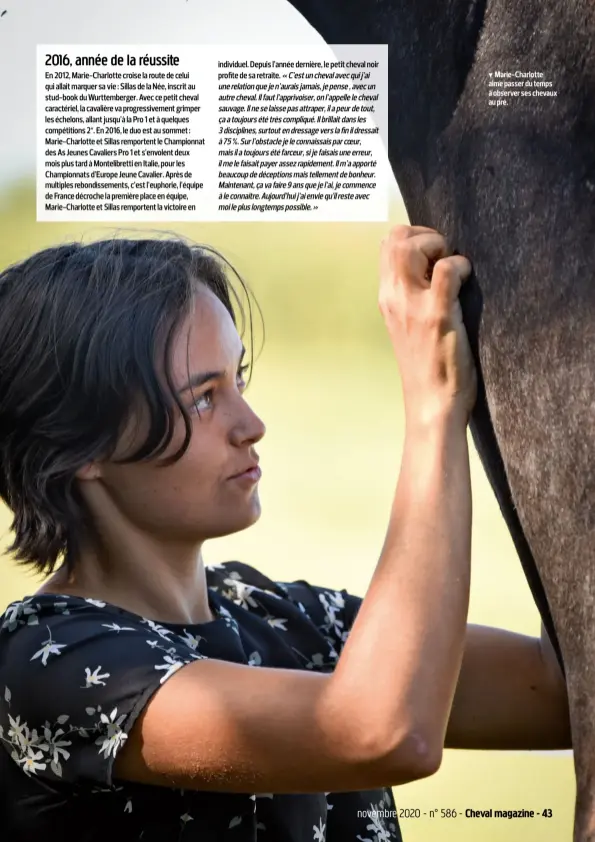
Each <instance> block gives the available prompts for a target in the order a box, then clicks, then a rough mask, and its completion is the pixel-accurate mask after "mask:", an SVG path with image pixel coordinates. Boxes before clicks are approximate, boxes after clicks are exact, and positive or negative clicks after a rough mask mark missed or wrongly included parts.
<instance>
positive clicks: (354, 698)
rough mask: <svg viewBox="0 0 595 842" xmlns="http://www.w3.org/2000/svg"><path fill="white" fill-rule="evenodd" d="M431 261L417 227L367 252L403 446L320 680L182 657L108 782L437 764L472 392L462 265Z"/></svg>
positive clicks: (282, 784)
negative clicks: (375, 549) (359, 585)
mask: <svg viewBox="0 0 595 842" xmlns="http://www.w3.org/2000/svg"><path fill="white" fill-rule="evenodd" d="M445 254H446V244H445V241H444V238H443V237H441V236H440V235H438V234H437V233H436V232H434V231H431V230H429V229H412V228H409V227H403V226H398V227H397V229H395V230H394V231H393V233H392V235H391V237H390V238H389V240H388V241H387V242H385V244H384V246H383V263H382V285H381V309H382V312H383V315H384V317H385V321H386V323H387V327H388V329H389V334H390V336H391V339H392V341H393V346H394V349H395V353H396V356H397V359H398V361H399V364H400V368H401V382H402V386H403V394H404V401H405V415H406V425H407V429H406V440H405V452H404V455H403V460H402V466H401V471H400V475H399V480H398V485H397V490H396V494H395V500H394V505H393V508H392V513H391V518H390V524H389V528H388V532H387V535H386V540H385V544H384V548H383V551H382V555H381V558H380V561H379V562H378V565H377V568H376V570H375V572H374V575H373V578H372V582H371V584H370V588H369V590H368V593H367V595H366V596H365V598H364V601H363V603H362V606H361V609H360V611H359V614H358V617H357V618H356V621H355V623H354V625H353V629H352V631H351V634H350V636H349V640H348V641H347V643H346V645H345V647H344V649H343V651H342V653H341V655H340V657H339V660H338V663H337V666H336V668H335V671H334V673H332V674H330V675H324V674H311V673H308V672H305V671H301V670H287V669H269V668H265V667H257V668H254V667H248V666H244V665H241V664H230V663H226V662H223V661H214V660H205V661H199V662H196V663H194V664H190V665H188V666H186V667H184V668H183V669H181V670H179V671H178V672H177V673H176V674H175V675H173V676H171V677H170V678H169V679H168V681H167V682H166V683H165V684H164V685H163V687H161V688H160V689H159V690H158V691H157V692H156V693H155V695H154V696H153V698H152V699H151V700H150V701H149V702H148V704H147V706H146V708H145V709H144V711H143V714H142V715H141V717H140V718H139V720H138V721H137V723H136V724H135V725H134V727H133V728H132V730H131V733H130V735H129V737H128V739H127V740H126V742H125V743H124V746H123V748H122V749H121V751H120V752H119V753H118V756H117V758H116V764H115V776H116V777H122V778H128V779H131V780H136V781H142V782H146V783H151V784H161V785H166V786H172V785H174V786H177V787H182V788H188V789H190V788H196V789H203V790H206V789H212V790H225V791H229V792H254V791H256V792H320V791H335V790H336V791H347V790H351V789H371V788H374V787H377V786H381V785H393V784H398V783H404V782H406V781H411V780H414V779H415V778H419V777H424V776H426V775H429V774H432V773H433V772H434V771H435V770H436V769H437V768H438V766H439V764H440V760H441V756H442V746H443V742H444V735H445V731H446V724H447V721H448V715H449V711H450V707H451V703H452V697H453V694H454V690H455V686H456V682H457V677H458V672H459V668H460V663H461V659H462V654H463V644H464V634H465V623H466V616H467V606H468V598H469V578H470V576H469V567H470V553H471V548H470V544H471V489H470V476H469V454H468V448H467V437H466V426H467V421H468V417H469V412H470V410H471V407H472V405H473V402H474V400H475V377H474V375H475V372H474V369H473V364H472V361H471V354H470V350H469V347H468V343H467V338H466V334H465V331H464V328H463V324H462V318H461V313H460V307H459V305H458V292H459V289H460V285H461V283H462V281H463V279H464V278H465V277H468V275H469V274H470V265H469V263H468V261H467V260H466V259H465V258H463V257H460V256H456V257H452V258H449V259H442V258H443V257H444V256H445ZM431 261H436V264H435V266H434V270H433V275H432V283H431V285H430V283H429V282H428V281H427V280H425V275H426V273H428V270H429V267H430V262H431Z"/></svg>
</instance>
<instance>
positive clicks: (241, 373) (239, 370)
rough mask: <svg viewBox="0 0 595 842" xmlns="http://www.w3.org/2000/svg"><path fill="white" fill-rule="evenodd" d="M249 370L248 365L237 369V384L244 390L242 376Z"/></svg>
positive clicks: (244, 383)
mask: <svg viewBox="0 0 595 842" xmlns="http://www.w3.org/2000/svg"><path fill="white" fill-rule="evenodd" d="M249 368H250V366H249V365H241V366H240V367H239V369H238V383H239V385H240V386H241V387H242V388H244V387H245V386H246V381H245V380H244V375H245V374H246V372H247V371H248V369H249Z"/></svg>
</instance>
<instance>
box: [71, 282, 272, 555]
mask: <svg viewBox="0 0 595 842" xmlns="http://www.w3.org/2000/svg"><path fill="white" fill-rule="evenodd" d="M243 351H244V348H243V345H242V342H241V339H240V337H239V335H238V332H237V330H236V328H235V326H234V324H233V321H232V319H231V317H230V315H229V313H228V311H227V310H226V308H225V306H224V305H223V304H222V303H221V301H220V300H219V299H218V298H217V297H216V296H215V295H214V294H213V293H212V292H211V291H210V290H208V289H207V288H206V287H204V286H199V288H198V291H197V293H196V296H195V306H194V309H193V312H192V313H191V315H190V316H189V317H187V318H186V320H185V321H184V322H183V323H182V325H181V328H180V330H179V331H178V332H177V334H176V336H175V338H174V343H173V346H172V357H171V372H172V378H173V382H174V384H175V387H176V391H177V392H178V394H179V396H180V399H181V400H182V402H183V404H184V406H185V407H186V408H187V410H188V412H189V414H190V419H191V424H192V438H191V440H190V444H189V447H188V449H187V451H186V452H185V453H184V455H183V456H182V457H181V458H180V459H179V460H178V461H177V462H174V463H173V464H171V465H167V466H165V467H163V466H161V465H160V463H159V460H155V459H152V460H150V461H146V462H135V463H132V464H115V463H114V462H113V461H110V462H101V463H95V464H94V465H91V466H87V467H86V468H84V469H83V470H82V471H80V472H78V474H77V476H78V478H79V488H80V490H81V493H82V495H83V497H84V499H85V502H86V504H87V507H88V508H89V510H90V513H91V516H92V518H93V520H94V521H95V523H96V525H97V526H98V527H99V529H100V531H101V521H102V520H104V519H106V518H108V517H109V516H110V514H111V515H112V516H116V517H117V518H118V519H124V520H125V521H127V522H128V524H129V525H131V526H132V527H133V528H134V529H138V530H140V531H141V532H145V533H149V534H152V535H154V537H155V538H157V539H158V540H165V541H173V542H180V543H183V544H186V543H194V542H201V541H203V540H206V539H208V538H215V537H220V536H222V535H228V534H231V533H233V532H238V531H239V530H242V529H245V528H246V527H248V526H251V525H252V524H253V523H254V522H255V521H256V520H257V519H258V517H259V516H260V501H259V497H258V477H257V476H256V477H255V476H254V475H252V476H250V475H248V476H246V475H245V476H243V477H238V476H237V475H238V474H241V473H243V472H246V471H247V470H249V469H250V468H253V467H254V466H255V464H256V461H257V458H258V457H257V456H256V453H255V449H254V445H255V444H256V443H257V442H258V441H260V439H261V438H262V437H263V435H264V433H265V427H264V424H263V423H262V421H261V420H260V419H259V418H258V416H257V415H255V413H254V412H253V411H252V410H251V409H250V407H249V406H248V404H247V403H246V401H245V400H244V397H243V391H244V387H245V383H244V376H243V366H244V361H243ZM143 428H144V429H143ZM144 433H146V427H145V423H144V422H143V420H142V419H141V418H139V417H136V419H133V422H132V423H131V424H129V425H128V428H127V430H126V431H125V433H124V435H123V436H122V439H121V441H120V443H119V446H118V450H117V451H116V454H115V458H121V457H122V456H124V455H128V453H129V452H132V450H133V449H136V447H137V446H138V444H139V443H140V442H141V441H142V440H143V434H144ZM184 434H185V428H184V423H183V419H182V417H181V416H179V417H178V419H177V421H176V427H175V432H174V437H173V439H172V441H171V443H170V445H169V447H168V449H167V451H166V452H165V453H164V454H163V456H164V457H167V456H170V455H173V454H174V453H175V452H176V451H177V450H178V448H179V447H180V446H181V444H182V443H183V440H184ZM253 473H254V472H253ZM256 473H257V474H258V472H256Z"/></svg>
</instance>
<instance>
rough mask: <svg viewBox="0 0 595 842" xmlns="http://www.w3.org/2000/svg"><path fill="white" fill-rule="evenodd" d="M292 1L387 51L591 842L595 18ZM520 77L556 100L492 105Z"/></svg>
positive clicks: (410, 161) (409, 188) (572, 4)
mask: <svg viewBox="0 0 595 842" xmlns="http://www.w3.org/2000/svg"><path fill="white" fill-rule="evenodd" d="M290 2H291V3H292V5H293V6H294V7H295V8H296V9H298V10H299V11H300V12H301V13H302V14H303V15H304V17H305V18H306V19H307V20H308V21H309V22H310V23H311V24H312V26H313V27H314V28H315V29H316V30H317V31H318V32H319V33H320V35H321V36H322V37H323V38H324V40H325V41H327V43H329V44H333V43H337V44H339V43H343V44H349V43H352V44H367V43H369V44H373V43H388V58H389V94H388V95H389V102H388V108H389V114H388V118H389V150H388V151H389V159H390V163H391V166H392V169H393V172H394V174H395V177H396V180H397V183H398V185H399V188H400V191H401V194H402V196H403V200H404V202H405V206H406V208H407V212H408V214H409V219H410V222H411V223H412V224H419V225H428V226H430V227H432V228H436V229H437V230H438V231H440V232H441V233H442V234H444V235H445V236H446V237H447V240H448V242H449V244H450V246H451V248H453V249H455V250H456V251H457V252H460V253H461V254H465V255H466V256H468V257H469V259H470V260H471V262H472V264H473V268H474V274H473V278H472V280H471V281H470V282H469V283H468V284H466V285H465V287H464V289H463V293H462V296H461V303H462V307H463V314H464V319H465V324H466V327H467V330H468V333H469V337H470V341H471V345H472V348H473V351H474V354H475V356H476V360H477V362H478V365H479V372H480V381H481V383H480V390H479V396H478V402H477V406H476V409H475V411H474V414H473V418H472V423H471V429H472V433H473V438H474V441H475V444H476V446H477V449H478V452H479V454H480V457H481V459H482V462H483V465H484V468H485V470H486V472H487V474H488V477H489V479H490V482H491V485H492V488H493V489H494V492H495V494H496V497H497V499H498V503H499V505H500V508H501V510H502V513H503V516H504V518H505V520H506V523H507V525H508V528H509V530H510V532H511V535H512V538H513V540H514V543H515V546H516V549H517V551H518V554H519V558H520V560H521V563H522V565H523V568H524V571H525V574H526V576H527V580H528V582H529V584H530V587H531V590H532V593H533V596H534V598H535V601H536V604H537V606H538V608H539V611H540V613H541V615H542V618H543V620H544V623H545V625H546V628H547V629H548V632H549V634H550V637H551V639H552V642H553V643H554V646H555V648H556V651H557V652H558V657H559V659H560V662H561V664H562V667H563V669H565V673H566V678H567V684H568V693H569V701H570V709H571V721H572V734H573V744H574V752H575V767H576V773H577V815H576V825H575V840H577V842H578V840H580V842H586V840H588V839H592V840H595V782H593V777H594V776H595V281H594V279H593V278H594V274H595V267H594V264H595V260H594V257H595V8H594V7H593V5H592V3H591V2H589V0H567V2H566V3H561V2H554V0H543V2H537V0H525V2H522V3H518V2H516V0H423V2H420V1H419V0H290ZM516 70H519V71H522V72H525V73H529V72H533V73H543V74H544V75H543V81H550V82H551V83H552V86H551V88H550V90H553V91H555V92H556V96H541V95H531V96H526V97H520V96H519V97H518V98H514V99H511V100H510V101H509V104H508V105H505V106H500V107H494V106H492V105H489V102H488V82H489V79H490V75H489V74H490V73H495V72H496V71H510V72H513V73H514V72H515V71H516ZM492 78H494V77H492ZM535 90H538V88H535ZM541 90H542V91H543V90H546V89H544V88H541Z"/></svg>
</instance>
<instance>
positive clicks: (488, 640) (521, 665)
mask: <svg viewBox="0 0 595 842" xmlns="http://www.w3.org/2000/svg"><path fill="white" fill-rule="evenodd" d="M445 747H446V748H467V749H524V750H530V749H534V750H537V749H550V750H553V749H568V748H571V747H572V746H571V735H570V719H569V713H568V698H567V695H566V684H565V682H564V678H563V676H562V673H561V671H560V668H559V666H558V662H557V659H556V655H555V653H554V651H553V649H552V646H551V643H550V641H549V639H548V637H547V632H546V631H545V629H544V627H543V624H542V627H541V638H536V637H527V636H525V635H521V634H514V633H513V632H509V631H504V630H502V629H493V628H488V627H486V626H473V625H469V626H468V627H467V635H466V641H465V654H464V656H463V665H462V667H461V674H460V677H459V683H458V685H457V690H456V693H455V699H454V703H453V708H452V712H451V715H450V720H449V723H448V730H447V733H446V745H445Z"/></svg>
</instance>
